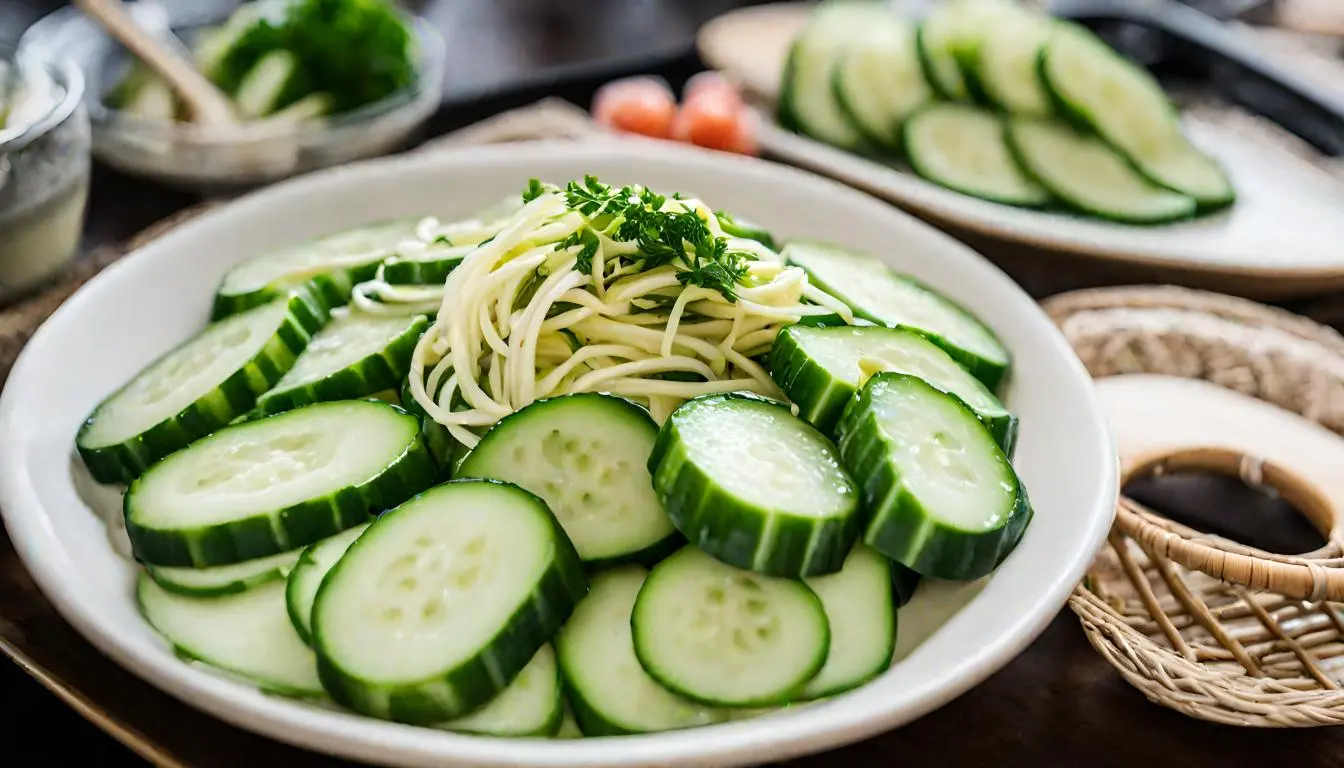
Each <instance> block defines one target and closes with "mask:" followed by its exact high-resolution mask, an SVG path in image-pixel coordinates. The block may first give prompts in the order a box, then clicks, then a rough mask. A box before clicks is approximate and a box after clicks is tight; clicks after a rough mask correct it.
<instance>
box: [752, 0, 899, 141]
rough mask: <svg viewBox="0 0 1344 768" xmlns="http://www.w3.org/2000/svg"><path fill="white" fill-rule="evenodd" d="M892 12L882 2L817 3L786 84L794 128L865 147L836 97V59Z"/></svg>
mask: <svg viewBox="0 0 1344 768" xmlns="http://www.w3.org/2000/svg"><path fill="white" fill-rule="evenodd" d="M891 13H892V11H890V10H889V9H887V8H884V7H883V6H882V5H881V4H879V3H869V2H862V1H858V2H856V1H855V0H838V1H834V0H833V1H832V2H827V3H822V4H820V5H818V6H817V8H816V10H814V11H813V12H812V14H811V16H810V17H809V19H808V22H807V26H806V27H804V28H803V31H802V32H801V33H799V35H798V36H797V37H796V38H794V42H793V44H792V46H791V48H790V49H789V56H788V60H787V61H786V62H785V64H784V75H783V81H782V82H781V84H780V97H779V115H778V116H779V121H780V123H781V124H782V125H784V126H785V127H787V128H790V129H792V130H796V131H799V132H801V133H805V134H807V135H808V136H811V137H812V138H814V139H817V140H819V141H823V142H826V143H827V144H832V145H834V146H837V147H843V148H846V149H855V148H858V147H860V146H862V145H863V143H864V141H863V134H861V133H859V132H858V130H857V129H855V128H854V127H853V126H852V125H850V123H849V121H848V120H847V119H845V113H844V111H843V110H842V109H841V108H840V104H839V102H837V101H836V98H835V89H834V85H833V83H834V72H835V65H836V62H838V61H839V60H840V57H841V56H843V55H844V52H845V51H846V50H847V49H848V48H849V46H850V45H851V44H852V42H853V39H854V36H855V35H856V34H857V33H858V32H859V31H860V30H862V29H864V27H865V26H866V25H867V24H869V23H871V22H872V20H873V19H874V18H880V17H885V16H887V15H890V14H891Z"/></svg>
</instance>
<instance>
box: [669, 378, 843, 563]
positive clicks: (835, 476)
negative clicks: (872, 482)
mask: <svg viewBox="0 0 1344 768" xmlns="http://www.w3.org/2000/svg"><path fill="white" fill-rule="evenodd" d="M649 468H650V470H651V471H652V473H653V487H654V489H655V490H656V491H657V492H658V497H659V498H660V499H661V500H662V502H663V508H664V509H666V510H667V515H668V517H670V518H671V519H672V522H673V524H675V525H676V527H677V529H678V530H680V531H681V532H682V534H683V535H685V536H686V538H687V539H688V540H690V542H691V543H692V544H694V545H696V546H697V547H700V548H701V549H703V550H704V551H706V552H708V553H709V554H711V555H713V556H714V557H717V558H718V559H720V560H722V561H724V562H725V563H730V564H732V565H735V566H737V567H739V568H744V569H748V570H752V571H756V572H758V573H763V574H768V575H772V576H790V577H797V576H810V575H817V574H823V573H832V572H834V571H838V570H840V566H841V565H842V564H843V563H844V560H845V555H846V554H848V553H849V549H850V546H851V545H852V544H853V543H854V539H855V537H856V536H857V535H858V528H859V515H858V511H859V507H858V494H857V492H856V489H855V486H854V483H853V481H852V480H850V478H849V476H848V475H847V474H846V473H845V470H844V468H843V467H842V466H841V464H840V459H839V456H838V455H837V453H836V450H835V447H834V446H832V445H831V443H830V441H828V440H827V439H826V438H825V437H823V436H822V434H821V433H820V432H818V431H817V430H816V429H814V428H813V427H812V426H811V425H809V424H807V423H806V422H804V421H802V420H801V419H798V418H795V417H794V416H793V415H792V414H791V413H790V412H789V409H788V407H786V406H784V405H782V404H780V403H776V402H774V401H770V400H765V399H763V398H759V397H754V396H749V395H745V394H736V393H735V394H726V395H709V396H704V397H699V398H696V399H694V400H690V401H687V402H686V403H685V404H683V405H682V406H680V407H679V408H677V409H676V410H675V411H673V412H672V415H671V416H669V417H668V419H667V421H666V422H665V423H664V424H663V428H662V430H661V431H660V432H659V434H658V444H657V446H656V447H655V448H654V450H653V454H652V455H651V456H650V457H649Z"/></svg>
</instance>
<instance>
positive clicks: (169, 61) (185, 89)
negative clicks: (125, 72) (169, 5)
mask: <svg viewBox="0 0 1344 768" xmlns="http://www.w3.org/2000/svg"><path fill="white" fill-rule="evenodd" d="M74 4H75V6H77V7H78V8H79V9H80V10H82V11H84V13H86V14H88V15H89V16H90V17H92V18H93V19H95V20H97V21H98V23H100V24H102V26H103V28H104V29H106V30H107V31H108V33H110V34H111V35H112V36H113V37H114V38H116V39H117V40H118V41H120V42H121V44H122V45H124V46H126V48H127V50H129V51H130V52H131V53H133V54H135V56H136V57H137V58H139V59H140V60H141V61H143V62H145V64H146V65H148V66H149V68H150V69H151V70H153V71H154V73H155V74H157V75H158V76H159V77H162V78H163V79H164V81H165V82H166V83H168V87H169V88H172V89H173V92H174V93H176V94H177V96H178V97H179V98H181V99H182V103H183V105H185V106H186V108H187V115H188V117H189V118H190V120H191V122H193V123H196V124H198V125H210V126H226V125H232V124H236V123H237V122H238V118H237V115H235V114H234V111H233V105H232V103H231V102H230V101H229V98H228V97H227V96H225V95H224V92H223V91H221V90H220V89H219V88H218V87H217V86H216V85H215V84H214V83H212V82H210V80H209V79H207V78H206V77H205V75H203V74H201V72H200V70H198V69H196V67H195V65H194V64H192V63H191V62H190V61H189V60H188V59H187V58H186V57H184V56H182V55H181V54H180V53H178V52H177V51H176V50H174V49H173V48H172V47H171V46H169V45H168V44H167V43H165V42H164V41H163V40H160V39H159V38H157V37H155V36H154V35H152V34H150V33H149V32H148V31H146V30H145V29H144V27H141V26H140V25H139V24H137V23H136V21H135V19H134V18H133V17H132V16H131V14H130V12H129V11H128V10H127V8H126V6H125V5H123V4H122V2H121V0H74Z"/></svg>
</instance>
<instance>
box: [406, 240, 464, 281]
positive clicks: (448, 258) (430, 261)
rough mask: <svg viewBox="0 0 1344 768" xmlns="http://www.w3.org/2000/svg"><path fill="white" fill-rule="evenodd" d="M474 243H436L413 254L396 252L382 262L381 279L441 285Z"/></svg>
mask: <svg viewBox="0 0 1344 768" xmlns="http://www.w3.org/2000/svg"><path fill="white" fill-rule="evenodd" d="M476 248H477V246H475V245H438V246H433V247H429V248H426V249H425V250H424V251H423V252H420V253H416V254H415V255H413V256H411V255H406V256H402V255H397V256H393V257H391V258H389V259H388V260H387V261H385V262H383V280H385V281H387V282H388V283H389V284H392V285H440V284H442V283H443V281H445V280H447V279H448V274H449V273H450V272H452V271H453V270H454V269H456V268H457V265H458V264H461V263H462V259H465V258H466V257H467V254H469V253H471V252H472V251H474V250H476Z"/></svg>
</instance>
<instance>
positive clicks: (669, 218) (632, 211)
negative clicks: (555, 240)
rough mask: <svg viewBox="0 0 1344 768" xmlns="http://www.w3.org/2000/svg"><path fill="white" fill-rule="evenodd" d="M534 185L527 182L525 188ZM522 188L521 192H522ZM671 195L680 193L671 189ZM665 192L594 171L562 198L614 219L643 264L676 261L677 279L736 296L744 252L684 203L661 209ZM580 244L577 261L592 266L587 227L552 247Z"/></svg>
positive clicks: (618, 235)
mask: <svg viewBox="0 0 1344 768" xmlns="http://www.w3.org/2000/svg"><path fill="white" fill-rule="evenodd" d="M534 188H535V187H533V186H529V189H528V192H529V193H530V192H531V191H532V190H533V189H534ZM526 194H527V193H524V197H525V198H526ZM673 199H674V200H675V199H679V196H676V195H674V196H673ZM666 203H667V197H666V196H665V195H660V194H658V193H656V192H654V191H653V190H650V189H644V188H642V187H635V186H624V187H619V188H613V187H612V186H611V185H609V184H603V183H602V182H601V181H599V180H598V179H597V178H596V177H595V176H585V177H584V178H583V181H582V182H579V181H571V182H569V184H568V185H566V187H565V204H566V205H567V206H568V207H569V208H570V209H571V210H574V211H578V212H579V213H581V214H583V215H584V216H585V217H587V218H588V219H590V220H592V219H596V218H605V219H607V221H608V222H616V226H615V229H614V230H613V231H612V233H611V237H612V239H613V240H617V241H620V242H631V243H635V244H636V245H638V247H639V254H638V255H637V256H636V257H635V258H636V259H637V260H639V261H640V262H642V264H643V268H644V269H653V268H654V267H659V266H662V265H664V264H671V263H674V262H680V264H681V265H682V266H684V267H685V269H684V270H682V271H680V272H678V273H677V279H678V280H679V281H680V282H681V283H682V285H694V286H698V287H701V288H706V289H709V290H713V291H718V292H719V293H720V294H722V295H723V296H724V298H726V299H728V300H729V301H736V300H737V292H736V286H737V284H738V283H739V282H741V281H742V279H743V278H745V277H746V276H747V270H748V268H749V264H748V262H749V261H750V260H751V259H752V258H753V257H752V256H751V255H749V254H745V253H742V252H738V251H732V252H730V251H729V250H728V240H727V238H724V237H718V236H715V235H714V234H713V233H712V232H711V231H710V229H709V226H708V225H707V224H706V223H705V221H704V219H702V218H700V215H699V214H698V213H697V212H696V211H693V210H690V209H688V208H685V209H681V210H675V209H674V210H670V211H664V210H662V208H663V206H664V205H666ZM575 246H582V249H581V250H580V252H579V256H578V264H577V265H576V267H577V268H578V269H579V270H581V271H585V272H587V271H590V270H591V269H592V257H593V255H594V254H595V253H596V252H597V247H598V240H597V236H596V235H595V234H593V232H592V230H591V229H589V228H586V227H585V228H583V229H581V230H579V231H578V232H576V233H574V234H573V235H570V236H569V237H568V238H566V239H565V240H564V241H562V242H560V243H559V244H557V245H556V248H557V250H559V249H565V248H572V247H575Z"/></svg>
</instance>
